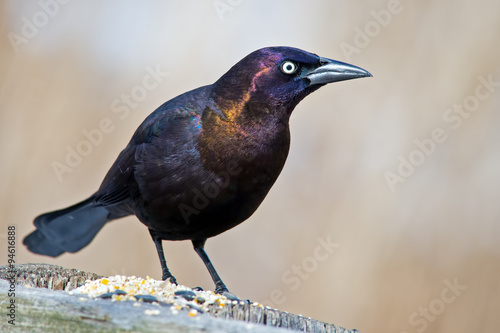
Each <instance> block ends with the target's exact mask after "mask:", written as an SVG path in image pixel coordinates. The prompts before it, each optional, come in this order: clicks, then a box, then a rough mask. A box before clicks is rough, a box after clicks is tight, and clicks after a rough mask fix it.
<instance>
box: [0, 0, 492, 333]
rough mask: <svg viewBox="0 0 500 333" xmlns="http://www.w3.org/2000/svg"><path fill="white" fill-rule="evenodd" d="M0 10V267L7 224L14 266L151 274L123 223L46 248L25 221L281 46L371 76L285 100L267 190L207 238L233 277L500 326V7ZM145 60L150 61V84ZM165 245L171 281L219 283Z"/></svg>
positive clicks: (85, 186) (300, 296)
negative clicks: (224, 78)
mask: <svg viewBox="0 0 500 333" xmlns="http://www.w3.org/2000/svg"><path fill="white" fill-rule="evenodd" d="M55 4H57V5H55ZM0 13H1V19H0V35H1V36H2V38H0V45H1V46H0V89H1V90H0V142H1V143H0V155H1V161H2V162H1V163H0V185H1V186H0V214H1V215H0V242H2V244H4V245H3V246H2V247H1V248H0V263H5V262H6V260H7V252H6V248H7V245H6V243H5V240H6V232H7V226H8V225H12V224H14V225H16V226H17V240H18V248H17V260H18V262H20V263H25V262H45V263H51V264H57V265H62V266H66V267H73V268H78V269H82V270H88V271H92V272H95V273H99V274H103V275H114V274H126V275H137V276H142V277H145V276H146V275H149V276H151V277H154V278H160V277H161V275H160V265H159V262H158V259H157V256H156V252H155V248H154V245H153V242H152V241H151V240H150V236H149V234H148V232H147V229H146V228H145V227H143V226H142V224H140V223H139V222H138V220H137V219H136V218H133V217H129V218H125V219H122V220H119V221H115V222H113V223H111V224H110V225H108V226H106V227H105V228H104V229H103V230H102V231H101V232H100V234H99V235H98V236H97V237H96V239H95V240H94V241H93V242H92V243H91V245H90V246H88V247H87V248H85V249H84V250H82V251H81V252H79V253H77V254H65V255H63V256H61V257H60V258H56V259H52V258H48V257H43V256H37V255H33V254H31V253H28V252H27V251H26V250H25V248H24V247H23V245H22V244H21V241H22V238H23V237H24V236H25V235H26V234H27V233H29V232H30V231H31V230H32V229H33V226H32V221H33V218H34V217H35V216H36V215H38V214H40V213H43V212H46V211H49V210H53V209H59V208H63V207H65V206H68V205H70V204H73V203H75V202H77V201H80V200H82V199H84V198H86V197H87V196H89V195H90V194H92V193H93V191H95V190H96V189H97V188H98V186H99V184H100V182H101V180H102V178H103V177H104V175H105V173H106V171H107V170H108V168H109V167H110V166H111V164H112V162H113V161H114V160H115V158H116V157H117V155H118V153H119V152H120V151H121V149H122V148H124V147H125V145H126V144H127V142H128V140H129V139H130V137H131V135H132V133H133V131H134V130H135V129H136V127H137V126H138V125H139V124H140V123H141V121H142V120H143V119H144V118H145V117H146V116H147V115H148V114H149V113H150V112H152V111H153V110H154V109H155V108H156V107H157V106H159V105H160V104H162V103H163V102H164V101H166V100H168V99H170V98H172V97H174V96H176V95H178V94H180V93H182V92H185V91H187V90H190V89H193V88H196V87H198V86H201V85H205V84H210V83H212V82H214V81H215V80H216V79H217V78H219V77H220V76H221V75H222V74H223V73H225V72H226V71H227V70H228V69H229V68H230V67H231V66H232V65H233V64H235V63H236V62H237V61H238V60H240V59H241V58H243V57H244V56H245V55H247V54H248V53H250V52H251V51H253V50H255V49H258V48H261V47H264V46H270V45H288V46H295V47H299V48H302V49H305V50H307V51H310V52H314V53H317V54H319V55H321V56H324V57H329V58H334V59H337V60H341V61H346V62H350V63H353V64H355V65H358V66H361V67H363V68H365V69H367V70H369V71H370V72H371V73H372V74H373V75H374V77H373V78H370V79H362V80H353V81H347V82H342V83H338V84H333V85H329V86H327V87H324V88H322V89H321V90H319V91H318V92H316V93H314V94H313V95H311V96H309V97H308V98H306V99H305V100H304V101H303V102H302V103H301V104H299V106H298V107H297V108H296V110H295V112H294V114H293V117H292V120H291V131H292V147H291V151H290V155H289V158H288V161H287V164H286V166H285V168H284V170H283V173H282V175H281V176H280V178H279V179H278V181H277V183H276V184H275V186H274V188H273V189H272V190H271V192H270V194H269V195H268V197H267V199H266V200H265V201H264V203H263V204H262V206H261V207H260V208H259V210H258V211H257V212H256V213H255V214H254V215H253V216H252V217H251V218H250V219H249V220H248V221H247V222H245V223H243V224H242V225H240V226H238V227H236V228H234V229H233V230H230V231H228V232H226V233H224V234H222V235H220V236H218V237H216V238H213V239H210V240H209V241H208V242H207V252H208V254H209V255H210V257H211V259H212V261H213V262H214V265H215V267H216V268H217V269H218V270H219V273H220V274H221V276H222V277H223V279H224V281H225V282H226V284H227V285H228V286H229V288H230V290H231V291H232V292H234V293H235V294H237V295H239V296H240V297H242V298H250V299H252V300H254V301H260V302H264V301H267V302H266V304H272V305H274V306H275V307H277V308H279V309H281V310H286V311H290V312H293V313H301V314H303V315H305V316H311V317H313V318H317V319H320V320H323V321H327V322H332V323H335V324H338V325H342V326H345V327H350V328H357V329H359V330H360V331H361V332H365V333H366V332H397V333H399V332H408V333H410V332H498V330H499V327H500V317H499V313H500V260H499V259H500V244H499V243H500V242H499V240H500V223H499V222H500V221H499V219H500V205H499V202H498V201H499V198H500V186H499V185H500V182H499V175H498V173H499V171H500V170H499V169H500V130H499V129H500V127H499V126H500V84H499V83H498V82H500V61H499V60H500V43H499V41H500V2H498V1H487V0H480V1H474V2H473V1H464V0H461V1H451V0H445V1H409V0H401V2H396V1H394V0H393V1H372V2H370V3H364V2H360V1H335V2H333V1H332V2H327V1H307V2H306V1H273V2H269V1H241V0H232V1H229V0H221V1H197V2H193V1H142V2H138V1H117V0H115V1H104V2H101V3H99V4H97V3H96V2H94V3H88V2H87V3H82V2H77V1H70V2H68V3H67V4H65V3H64V1H62V0H61V4H60V3H59V2H56V1H55V0H54V1H51V0H42V1H40V2H38V1H23V2H21V1H14V0H9V1H2V2H1V5H0ZM148 71H149V72H150V71H159V72H161V73H160V75H159V76H158V77H157V81H156V82H157V83H158V84H157V85H155V87H154V88H151V89H150V90H147V89H145V88H144V87H143V85H144V83H143V80H144V79H145V77H146V76H147V75H149V74H148V73H149V72H148ZM165 73H168V75H167V74H165ZM488 80H489V81H490V83H485V82H487V81H488ZM151 82H153V81H151ZM127 96H129V97H128V98H129V101H128V104H127V102H126V99H127ZM119 107H121V109H118V108H119ZM120 110H121V111H120ZM106 118H107V119H109V121H111V123H112V130H111V131H110V133H106V134H103V137H102V140H98V141H96V144H92V145H91V146H90V148H89V146H88V145H87V146H85V143H83V142H84V141H85V140H86V138H85V136H84V134H83V132H84V131H91V130H93V129H96V128H98V127H99V124H100V122H101V121H102V120H103V119H106ZM433 133H434V134H433ZM416 140H417V141H416ZM430 140H432V141H430ZM78 147H80V149H85V148H87V151H86V153H87V156H83V157H82V159H81V160H80V161H75V160H73V161H72V163H73V167H71V172H66V173H63V174H62V175H61V174H60V175H59V177H58V176H57V174H56V172H54V169H53V164H54V162H59V163H61V164H65V165H67V163H66V162H65V158H66V155H67V154H68V150H67V149H77V148H78ZM419 147H420V148H419ZM398 169H399V170H398ZM388 178H389V179H390V180H391V181H390V182H388V180H387V179H388ZM328 242H330V243H333V244H330V245H331V246H330V247H329V248H328V250H329V252H328V251H327V250H326V249H325V248H322V247H321V244H324V243H328ZM164 246H165V251H166V257H167V261H168V263H169V267H170V268H171V270H172V271H173V273H174V275H175V276H176V277H177V279H178V281H179V282H180V283H182V284H185V285H188V286H192V287H194V286H202V287H203V288H207V289H213V284H212V281H211V279H210V276H209V274H208V272H207V271H206V269H205V267H204V266H203V264H202V262H201V260H200V259H199V258H198V257H197V255H196V254H195V252H194V251H193V250H192V247H191V244H190V242H168V243H167V242H165V244H164ZM318 246H319V248H318Z"/></svg>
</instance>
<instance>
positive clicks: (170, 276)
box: [161, 275, 177, 285]
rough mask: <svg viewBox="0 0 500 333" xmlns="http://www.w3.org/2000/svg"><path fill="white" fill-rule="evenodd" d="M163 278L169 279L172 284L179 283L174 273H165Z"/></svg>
mask: <svg viewBox="0 0 500 333" xmlns="http://www.w3.org/2000/svg"><path fill="white" fill-rule="evenodd" d="M161 279H162V280H163V281H168V282H170V283H172V284H175V285H177V280H176V279H175V277H173V276H172V275H163V276H162V277H161Z"/></svg>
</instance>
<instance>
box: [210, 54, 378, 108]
mask: <svg viewBox="0 0 500 333" xmlns="http://www.w3.org/2000/svg"><path fill="white" fill-rule="evenodd" d="M368 76H372V75H371V74H370V73H369V72H367V71H366V70H364V69H362V68H359V67H356V66H353V65H350V64H346V63H343V62H340V61H335V60H331V59H328V58H323V57H319V56H318V55H316V54H312V53H309V52H306V51H303V50H300V49H297V48H292V47H266V48H262V49H259V50H257V51H254V52H252V53H250V54H249V55H247V56H246V57H245V58H243V59H242V60H240V61H239V62H238V63H237V64H236V65H234V66H233V67H232V68H231V69H230V70H229V71H228V72H227V73H226V74H224V75H223V76H222V77H221V78H220V79H219V80H217V82H215V84H214V85H213V87H214V101H215V103H216V104H217V105H218V107H219V108H220V110H222V112H224V114H225V115H226V116H228V117H229V118H232V117H238V116H239V115H245V116H248V115H249V114H248V113H252V114H254V115H255V116H258V115H257V114H255V113H265V114H269V113H281V115H280V116H286V117H287V116H289V115H290V113H291V112H292V110H293V109H294V108H295V106H296V105H297V103H299V102H300V101H301V100H302V99H303V98H304V97H306V96H307V95H308V94H310V93H311V92H313V91H315V90H317V89H318V88H320V87H322V86H324V85H326V84H328V83H332V82H337V81H344V80H350V79H356V78H361V77H368Z"/></svg>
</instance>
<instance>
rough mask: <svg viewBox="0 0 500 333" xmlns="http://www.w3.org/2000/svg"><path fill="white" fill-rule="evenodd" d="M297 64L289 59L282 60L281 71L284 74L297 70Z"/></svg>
mask: <svg viewBox="0 0 500 333" xmlns="http://www.w3.org/2000/svg"><path fill="white" fill-rule="evenodd" d="M298 68H299V66H297V64H296V63H294V62H293V61H290V60H286V61H283V63H282V64H281V71H282V72H283V73H285V74H293V73H295V72H296V71H297V69H298Z"/></svg>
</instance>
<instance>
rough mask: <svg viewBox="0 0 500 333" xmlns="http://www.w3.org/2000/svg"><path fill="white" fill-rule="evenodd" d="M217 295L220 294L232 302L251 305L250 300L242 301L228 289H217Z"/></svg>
mask: <svg viewBox="0 0 500 333" xmlns="http://www.w3.org/2000/svg"><path fill="white" fill-rule="evenodd" d="M215 293H216V294H219V295H222V296H225V297H226V298H227V299H228V300H230V301H236V302H244V303H245V304H250V303H251V302H250V300H249V299H247V300H244V301H243V300H241V299H239V298H238V297H236V296H235V295H234V294H232V293H230V292H229V291H228V290H227V289H226V290H217V289H216V290H215Z"/></svg>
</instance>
